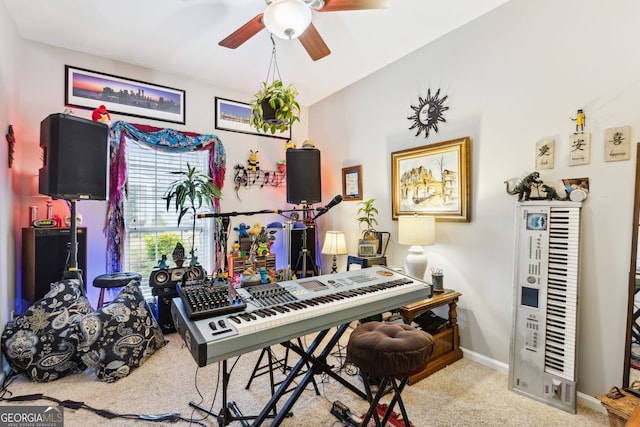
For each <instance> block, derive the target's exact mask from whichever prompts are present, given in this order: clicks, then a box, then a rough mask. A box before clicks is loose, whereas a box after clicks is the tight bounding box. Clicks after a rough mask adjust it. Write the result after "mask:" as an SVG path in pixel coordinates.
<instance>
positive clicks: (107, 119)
mask: <svg viewBox="0 0 640 427" xmlns="http://www.w3.org/2000/svg"><path fill="white" fill-rule="evenodd" d="M91 119H92V120H93V121H96V122H101V123H106V124H108V125H110V124H111V115H110V114H109V112H108V111H107V107H105V106H104V105H101V106H99V107H98V108H96V109H95V110H93V113H92V114H91Z"/></svg>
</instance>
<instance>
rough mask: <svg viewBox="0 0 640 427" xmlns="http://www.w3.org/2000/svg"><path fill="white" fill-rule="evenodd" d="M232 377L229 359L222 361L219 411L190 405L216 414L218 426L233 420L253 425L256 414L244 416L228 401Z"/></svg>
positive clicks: (246, 426)
mask: <svg viewBox="0 0 640 427" xmlns="http://www.w3.org/2000/svg"><path fill="white" fill-rule="evenodd" d="M230 378H231V373H230V372H229V370H228V369H227V359H224V360H223V361H222V409H221V410H220V412H219V413H217V414H216V413H215V412H211V411H209V410H208V409H206V408H204V407H202V406H200V405H198V404H197V403H195V402H189V406H192V407H194V408H196V409H199V410H200V411H202V412H204V413H206V414H209V415H212V416H214V417H215V418H216V419H217V420H218V426H220V427H223V426H226V425H229V424H230V423H232V422H233V421H240V424H242V426H243V427H251V425H252V424H249V421H250V420H253V419H255V418H257V417H256V416H255V415H254V416H244V415H242V412H240V409H239V408H238V405H236V403H235V402H228V401H227V389H228V387H229V379H230ZM273 416H274V415H273V414H272V415H266V416H264V417H263V419H264V418H273ZM285 416H291V414H285Z"/></svg>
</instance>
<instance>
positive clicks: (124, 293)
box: [73, 280, 166, 382]
mask: <svg viewBox="0 0 640 427" xmlns="http://www.w3.org/2000/svg"><path fill="white" fill-rule="evenodd" d="M139 286H140V282H139V280H132V281H131V282H129V283H128V284H127V285H126V286H125V287H124V288H122V290H121V291H120V293H119V294H118V296H116V298H115V299H114V300H113V301H112V302H111V303H109V304H108V305H106V306H105V307H103V308H101V309H100V310H98V311H95V312H93V313H91V314H88V315H87V316H85V317H83V318H82V320H80V322H78V324H77V325H75V331H74V334H73V335H74V336H76V337H77V338H78V341H79V344H78V351H79V352H80V353H81V355H82V360H83V362H84V363H85V364H86V365H87V367H88V368H89V369H91V370H92V371H93V372H95V374H96V376H97V377H98V378H99V379H101V380H102V381H105V382H114V381H117V380H119V379H120V378H124V377H126V376H127V375H129V374H130V373H131V371H133V370H134V369H135V368H137V367H139V366H140V365H142V363H144V361H145V360H146V359H147V358H148V357H149V356H151V355H152V354H153V353H154V352H155V351H156V350H157V349H159V348H161V347H163V346H164V345H165V344H166V341H165V339H164V335H163V334H162V330H161V329H160V326H158V323H157V322H156V319H155V318H154V316H153V315H152V313H151V311H150V310H149V307H148V305H147V303H146V301H145V299H144V296H143V295H142V292H141V291H140V288H139Z"/></svg>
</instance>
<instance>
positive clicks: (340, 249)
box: [322, 231, 347, 273]
mask: <svg viewBox="0 0 640 427" xmlns="http://www.w3.org/2000/svg"><path fill="white" fill-rule="evenodd" d="M322 253H323V254H327V255H333V266H332V267H331V273H337V272H338V266H337V265H336V256H337V255H345V254H347V241H346V239H345V237H344V231H327V234H325V237H324V244H323V245H322Z"/></svg>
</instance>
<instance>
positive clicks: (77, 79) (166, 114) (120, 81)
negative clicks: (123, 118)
mask: <svg viewBox="0 0 640 427" xmlns="http://www.w3.org/2000/svg"><path fill="white" fill-rule="evenodd" d="M64 104H65V105H66V106H68V107H78V108H83V109H87V110H93V109H95V108H98V107H99V106H101V105H104V106H105V107H106V109H107V111H109V113H114V114H124V115H127V116H133V117H144V118H148V119H153V120H161V121H164V122H172V123H180V124H185V123H186V114H185V91H184V90H180V89H175V88H171V87H167V86H160V85H156V84H151V83H146V82H143V81H139V80H133V79H126V78H123V77H118V76H114V75H111V74H104V73H98V72H96V71H90V70H84V69H82V68H76V67H72V66H70V65H65V94H64Z"/></svg>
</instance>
